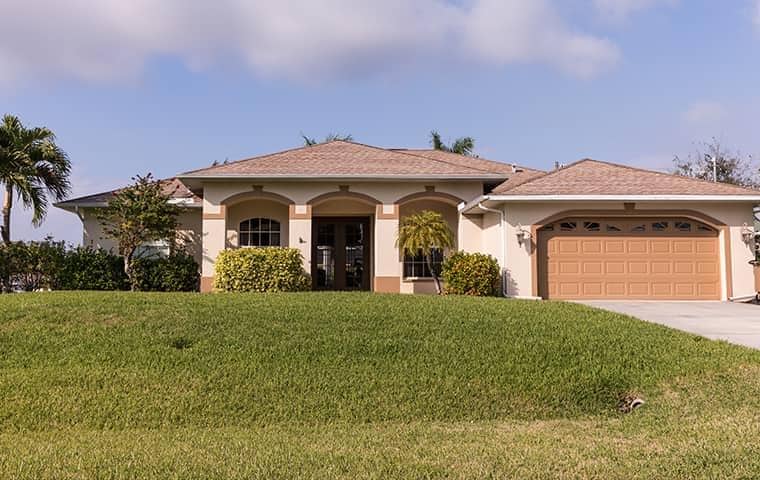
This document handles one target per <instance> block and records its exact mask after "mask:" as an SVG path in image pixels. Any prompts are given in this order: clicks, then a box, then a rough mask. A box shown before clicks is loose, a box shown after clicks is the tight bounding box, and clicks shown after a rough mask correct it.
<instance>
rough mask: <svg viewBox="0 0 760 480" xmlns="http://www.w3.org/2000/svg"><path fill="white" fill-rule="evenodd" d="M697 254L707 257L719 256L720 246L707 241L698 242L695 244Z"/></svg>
mask: <svg viewBox="0 0 760 480" xmlns="http://www.w3.org/2000/svg"><path fill="white" fill-rule="evenodd" d="M694 244H695V247H696V251H697V253H700V254H706V255H717V253H718V244H717V242H712V241H707V240H696V241H695V242H694Z"/></svg>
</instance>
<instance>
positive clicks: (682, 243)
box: [673, 240, 694, 255]
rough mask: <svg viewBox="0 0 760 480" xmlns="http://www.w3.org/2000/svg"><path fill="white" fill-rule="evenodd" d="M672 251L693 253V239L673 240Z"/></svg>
mask: <svg viewBox="0 0 760 480" xmlns="http://www.w3.org/2000/svg"><path fill="white" fill-rule="evenodd" d="M673 253H676V254H681V253H686V254H689V255H691V254H693V253H694V240H673Z"/></svg>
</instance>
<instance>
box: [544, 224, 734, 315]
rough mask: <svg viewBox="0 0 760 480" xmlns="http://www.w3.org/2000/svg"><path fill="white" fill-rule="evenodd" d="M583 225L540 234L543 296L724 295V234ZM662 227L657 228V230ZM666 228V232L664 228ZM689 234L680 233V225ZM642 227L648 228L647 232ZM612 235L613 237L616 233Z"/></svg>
mask: <svg viewBox="0 0 760 480" xmlns="http://www.w3.org/2000/svg"><path fill="white" fill-rule="evenodd" d="M569 221H570V222H575V223H576V224H577V225H579V226H582V225H585V222H593V223H594V224H597V223H598V224H599V225H600V227H599V229H598V230H596V229H595V230H593V231H584V230H583V229H582V228H581V227H578V228H577V229H576V230H574V231H571V232H567V231H564V230H561V229H560V228H555V229H554V230H552V231H543V230H541V231H539V238H538V245H539V253H538V255H539V261H541V262H545V263H543V264H542V265H543V266H542V267H541V268H540V269H539V270H540V271H542V272H544V273H542V274H541V275H542V276H544V277H545V278H544V279H543V280H541V279H539V285H540V291H539V293H540V294H541V295H542V296H544V297H548V298H558V299H592V298H617V299H681V300H689V299H703V300H718V299H720V295H721V282H720V263H719V252H720V248H719V245H720V244H719V242H718V234H717V232H716V231H714V230H710V229H708V228H701V229H699V228H697V226H696V224H695V223H694V222H692V223H691V224H690V225H686V227H684V225H685V223H684V222H676V221H672V220H670V221H669V223H665V222H661V221H659V220H657V221H650V220H642V221H638V220H637V221H631V220H628V219H618V220H615V228H616V229H608V228H606V225H608V224H610V221H608V220H598V219H589V220H585V219H572V220H569ZM655 225H656V226H658V228H655V227H654V226H655ZM662 225H666V227H665V228H666V230H662V229H661V228H660V227H661V226H662ZM677 225H680V227H678V228H682V229H683V230H681V231H678V230H676V228H677V227H676V226H677ZM642 228H646V229H645V230H642ZM610 232H611V233H610Z"/></svg>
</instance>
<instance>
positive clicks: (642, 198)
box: [461, 194, 760, 213]
mask: <svg viewBox="0 0 760 480" xmlns="http://www.w3.org/2000/svg"><path fill="white" fill-rule="evenodd" d="M569 201H572V202H600V201H607V202H679V201H680V202H747V203H760V194H757V195H751V194H748V195H498V194H495V195H481V196H480V197H477V198H475V199H474V200H471V201H470V202H467V204H466V205H464V207H462V209H461V212H462V213H473V212H474V211H475V210H479V205H480V204H484V205H486V206H489V207H490V206H496V205H500V204H505V203H525V202H549V203H551V202H569Z"/></svg>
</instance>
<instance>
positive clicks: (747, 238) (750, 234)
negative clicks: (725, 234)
mask: <svg viewBox="0 0 760 480" xmlns="http://www.w3.org/2000/svg"><path fill="white" fill-rule="evenodd" d="M754 239H755V229H754V228H753V227H750V226H749V225H747V224H746V223H745V224H744V225H742V240H744V243H746V244H747V245H749V244H750V243H752V241H753V240H754Z"/></svg>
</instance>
